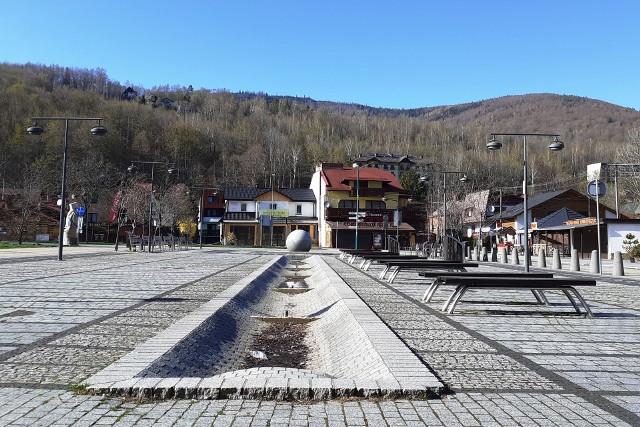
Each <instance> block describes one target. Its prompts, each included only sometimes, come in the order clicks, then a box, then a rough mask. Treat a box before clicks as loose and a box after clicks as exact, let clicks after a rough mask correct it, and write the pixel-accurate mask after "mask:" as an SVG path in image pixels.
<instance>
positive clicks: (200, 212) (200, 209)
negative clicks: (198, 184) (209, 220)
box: [198, 188, 204, 249]
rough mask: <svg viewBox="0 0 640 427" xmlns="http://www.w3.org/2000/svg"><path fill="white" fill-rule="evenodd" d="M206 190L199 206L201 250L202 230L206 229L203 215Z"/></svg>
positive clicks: (201, 195)
mask: <svg viewBox="0 0 640 427" xmlns="http://www.w3.org/2000/svg"><path fill="white" fill-rule="evenodd" d="M203 205H204V188H203V189H202V191H201V193H200V203H199V206H198V211H199V212H198V225H199V228H200V249H202V228H203V227H204V215H203V212H202V211H203V210H204V207H203Z"/></svg>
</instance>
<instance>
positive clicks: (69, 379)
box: [0, 245, 640, 427]
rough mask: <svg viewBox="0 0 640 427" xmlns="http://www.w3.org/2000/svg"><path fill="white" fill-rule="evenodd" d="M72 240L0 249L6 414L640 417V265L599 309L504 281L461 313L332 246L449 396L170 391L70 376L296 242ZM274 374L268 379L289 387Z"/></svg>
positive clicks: (289, 421)
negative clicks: (92, 389) (573, 308)
mask: <svg viewBox="0 0 640 427" xmlns="http://www.w3.org/2000/svg"><path fill="white" fill-rule="evenodd" d="M65 251H66V252H67V259H66V260H65V262H64V263H60V262H58V261H57V260H56V257H55V248H51V249H47V248H44V249H42V252H40V253H36V254H34V252H33V251H28V252H24V255H21V252H20V251H19V250H8V251H4V250H2V251H0V259H2V260H11V262H2V263H0V425H78V426H81V425H138V426H139V425H153V426H157V425H180V426H182V425H270V426H274V425H323V426H327V425H329V426H334V425H335V426H340V425H369V426H371V425H390V426H396V425H416V426H418V425H430V426H431V425H433V426H438V425H440V426H455V425H464V426H478V425H480V426H494V425H495V426H516V425H536V426H546V425H560V426H573V425H575V426H583V425H589V426H591V425H598V426H600V425H602V426H616V427H617V426H635V425H640V419H639V418H638V416H637V414H638V413H639V412H640V410H639V409H638V408H640V398H639V397H638V396H640V390H639V389H638V385H639V384H640V375H639V371H640V366H639V364H638V359H637V355H638V354H639V353H640V339H639V334H640V332H639V331H640V327H639V320H638V319H640V292H639V290H640V282H639V281H638V277H640V272H638V271H636V270H633V269H630V270H629V271H630V273H631V274H636V273H638V274H636V275H635V276H629V277H626V278H623V279H616V278H610V277H598V286H596V287H595V288H593V289H587V290H585V291H584V296H585V298H586V299H587V301H588V302H589V304H590V305H591V306H592V309H593V310H594V313H595V317H594V318H593V319H585V318H584V317H578V316H575V315H573V314H570V310H569V308H570V307H566V301H562V300H561V299H560V298H559V297H558V296H555V295H554V296H552V301H553V302H554V304H555V305H554V306H552V307H551V308H539V307H536V306H535V305H534V304H532V299H531V295H530V294H529V295H524V294H517V293H506V292H504V293H501V292H500V291H498V292H492V293H491V296H492V297H495V298H496V299H500V298H504V299H505V301H509V302H510V304H501V303H498V304H495V303H491V304H489V303H488V302H487V295H488V294H484V293H483V294H482V295H472V296H470V297H469V301H474V302H473V303H465V302H464V301H463V303H461V305H460V308H461V311H460V313H459V314H458V313H457V314H456V315H454V316H449V315H446V314H443V313H442V312H440V306H441V305H442V301H443V299H444V297H445V296H446V295H447V291H446V290H443V292H440V293H438V294H436V296H437V298H436V299H435V300H434V302H433V303H428V304H423V303H421V302H420V299H421V297H422V294H423V293H424V289H425V284H426V283H427V282H426V281H425V280H420V279H418V280H415V279H412V277H413V275H412V274H408V273H407V274H405V273H401V274H400V275H399V276H398V278H397V279H396V282H395V283H394V284H393V285H389V284H388V283H386V282H384V281H380V280H378V279H377V276H378V273H379V271H380V270H379V268H380V267H379V266H375V265H372V267H371V269H370V271H368V272H363V271H362V270H359V269H358V268H357V265H356V264H354V265H349V264H346V263H345V262H344V261H342V260H339V259H338V258H337V256H336V255H337V252H336V251H334V250H318V249H313V250H312V252H313V253H314V254H317V255H319V256H321V257H322V259H324V260H325V261H326V263H327V265H329V266H330V267H331V269H333V270H334V271H335V272H336V274H337V275H338V276H339V277H340V278H341V279H342V280H344V281H345V282H346V283H347V284H348V285H349V286H350V287H351V289H352V290H353V291H354V292H355V293H356V294H357V296H358V297H359V298H360V299H361V300H362V301H363V302H364V303H366V304H367V306H368V307H370V309H371V310H372V311H373V312H374V313H375V315H376V316H378V317H379V318H380V319H381V320H382V321H384V322H385V323H386V324H387V325H388V326H390V327H391V328H392V329H393V331H394V333H395V334H396V335H397V337H399V338H400V339H401V340H402V341H403V342H404V343H405V344H406V345H407V346H409V348H411V349H412V351H413V352H415V354H416V355H417V356H418V357H419V358H420V360H421V361H422V363H424V364H425V366H428V367H429V368H430V369H432V370H433V371H434V372H435V373H436V374H437V376H438V377H439V378H440V379H442V380H443V381H444V383H445V385H446V387H447V388H448V390H449V392H447V393H446V394H445V395H444V396H441V397H439V398H430V399H406V398H398V397H395V398H382V399H381V398H376V399H362V398H360V399H355V400H349V399H346V400H345V399H335V400H312V401H304V402H302V401H275V400H253V399H245V400H224V399H223V400H198V399H168V400H159V401H158V400H151V399H142V400H127V399H122V398H119V397H112V396H106V395H105V396H103V395H95V396H94V395H90V394H83V393H78V391H81V390H75V389H73V387H72V389H73V390H74V391H72V390H69V387H71V385H72V384H77V383H80V382H81V381H82V380H85V379H86V378H88V377H90V376H92V375H95V374H96V373H98V372H99V371H101V370H102V369H104V368H106V367H107V366H109V365H111V364H112V363H113V362H114V361H115V360H118V359H120V358H121V357H123V356H124V355H126V354H127V353H128V352H129V351H130V350H131V349H133V348H136V347H137V346H140V345H141V344H143V343H145V342H146V341H147V340H149V339H153V338H154V337H155V336H156V335H157V334H159V333H162V332H163V331H165V330H166V329H167V328H171V327H172V325H175V324H176V323H177V322H179V321H180V320H181V319H184V318H185V317H187V316H189V315H190V314H191V313H193V312H194V311H196V310H198V309H199V307H200V306H201V305H202V304H205V303H206V302H207V301H209V300H211V299H212V298H215V297H216V296H217V295H220V294H221V293H222V292H224V291H225V290H226V289H227V288H229V287H230V286H233V285H234V284H235V283H236V282H238V280H240V279H242V278H243V277H245V276H246V275H247V274H248V273H249V272H252V271H255V270H256V269H258V268H260V267H261V266H263V265H265V264H266V263H267V262H268V261H269V260H271V259H273V258H275V257H277V256H281V255H286V252H285V251H282V250H278V249H269V248H265V249H259V248H228V247H226V248H225V247H219V248H204V249H202V250H199V249H191V250H186V251H163V252H158V253H154V254H147V253H140V252H129V251H119V252H114V251H113V248H109V247H100V246H95V247H93V246H91V245H81V246H80V247H77V248H65ZM511 269H512V267H511V266H504V265H499V264H495V263H481V265H480V267H479V268H478V270H479V271H502V270H504V271H511ZM573 274H577V275H582V276H581V277H585V275H588V274H587V273H573ZM562 275H563V276H567V277H571V273H569V272H567V271H563V273H562ZM558 304H565V306H560V305H558ZM556 310H558V313H556ZM559 311H564V313H559ZM10 313H14V314H16V315H11V316H6V317H2V316H3V314H10ZM4 326H6V327H4ZM354 366H355V365H354ZM409 374H410V372H409ZM204 381H206V380H203V382H204ZM274 381H275V378H274V377H271V378H269V379H268V381H267V382H266V383H265V386H266V387H268V385H269V384H270V383H271V384H273V386H274V387H281V384H282V383H281V382H280V383H278V382H277V381H275V382H274ZM256 384H257V383H256ZM310 384H313V381H311V382H310ZM344 385H345V386H346V387H353V388H355V387H356V386H357V385H356V383H355V382H353V383H352V384H349V385H348V384H344ZM379 385H380V384H379ZM312 387H313V386H311V387H310V388H309V389H310V390H311V389H312Z"/></svg>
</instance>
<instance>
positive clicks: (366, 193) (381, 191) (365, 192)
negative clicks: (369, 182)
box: [349, 187, 397, 198]
mask: <svg viewBox="0 0 640 427" xmlns="http://www.w3.org/2000/svg"><path fill="white" fill-rule="evenodd" d="M396 191H397V190H396ZM387 193H389V190H388V189H385V188H362V187H361V188H360V190H357V189H356V188H355V187H354V188H352V189H351V191H349V197H357V196H358V194H359V195H360V197H379V198H382V197H384V195H385V194H387Z"/></svg>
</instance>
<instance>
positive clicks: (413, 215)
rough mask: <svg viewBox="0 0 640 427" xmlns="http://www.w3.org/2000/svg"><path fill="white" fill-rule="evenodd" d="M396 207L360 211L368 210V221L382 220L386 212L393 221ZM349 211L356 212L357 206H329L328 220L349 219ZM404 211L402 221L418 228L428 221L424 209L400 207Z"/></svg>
mask: <svg viewBox="0 0 640 427" xmlns="http://www.w3.org/2000/svg"><path fill="white" fill-rule="evenodd" d="M395 211H396V210H395V209H364V208H362V209H359V212H366V216H365V221H368V222H382V218H383V217H384V215H385V214H386V215H387V216H388V217H389V222H390V223H392V222H393V215H394V212H395ZM349 212H355V208H327V209H326V220H327V221H347V220H349V217H350V216H352V215H349ZM400 212H402V222H406V223H407V224H411V225H412V226H413V227H415V228H416V229H418V228H420V229H421V228H422V227H421V226H420V224H424V223H425V222H426V218H427V213H426V212H425V211H424V210H415V209H400Z"/></svg>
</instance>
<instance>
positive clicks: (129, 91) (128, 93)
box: [120, 87, 138, 101]
mask: <svg viewBox="0 0 640 427" xmlns="http://www.w3.org/2000/svg"><path fill="white" fill-rule="evenodd" d="M137 97H138V92H136V91H135V90H133V88H132V87H128V88H126V89H125V91H124V92H122V95H121V96H120V98H121V99H122V100H124V101H132V100H134V99H136V98H137Z"/></svg>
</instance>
